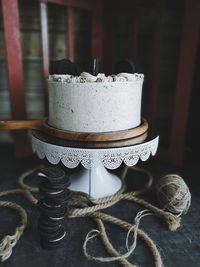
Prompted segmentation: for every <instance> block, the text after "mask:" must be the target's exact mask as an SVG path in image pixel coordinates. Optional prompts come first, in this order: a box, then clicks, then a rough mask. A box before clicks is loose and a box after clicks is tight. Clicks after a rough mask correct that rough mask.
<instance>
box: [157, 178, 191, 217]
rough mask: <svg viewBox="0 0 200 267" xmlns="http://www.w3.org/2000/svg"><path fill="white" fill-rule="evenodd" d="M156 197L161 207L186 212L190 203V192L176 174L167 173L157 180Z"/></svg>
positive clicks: (171, 210)
mask: <svg viewBox="0 0 200 267" xmlns="http://www.w3.org/2000/svg"><path fill="white" fill-rule="evenodd" d="M156 191H157V197H158V201H159V202H160V204H161V206H162V208H163V209H166V210H168V211H170V212H174V213H178V214H179V216H180V215H181V214H186V213H187V211H188V209H189V207H190V204H191V194H190V191H189V188H188V187H187V185H186V183H185V182H184V180H183V179H182V177H180V176H179V175H177V174H168V175H165V176H163V177H161V178H160V179H159V180H158V183H157V186H156Z"/></svg>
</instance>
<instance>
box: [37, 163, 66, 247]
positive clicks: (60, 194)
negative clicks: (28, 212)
mask: <svg viewBox="0 0 200 267" xmlns="http://www.w3.org/2000/svg"><path fill="white" fill-rule="evenodd" d="M38 175H39V176H40V177H41V182H40V184H39V191H40V193H41V194H42V195H43V196H44V198H43V199H41V200H39V201H38V209H39V211H40V213H41V215H40V217H39V221H38V231H39V234H40V239H41V245H42V247H43V248H47V249H50V248H54V247H57V246H59V245H60V244H61V243H62V241H63V239H64V237H65V235H66V232H65V229H64V227H63V219H64V218H65V216H66V215H67V213H68V206H67V202H68V200H69V198H70V196H71V191H70V190H69V189H67V187H68V186H69V185H70V180H69V177H68V176H67V175H66V174H65V172H64V171H63V170H62V169H59V168H55V167H49V168H44V169H42V171H41V172H39V173H38Z"/></svg>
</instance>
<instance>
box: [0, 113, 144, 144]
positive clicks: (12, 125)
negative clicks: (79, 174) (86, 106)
mask: <svg viewBox="0 0 200 267" xmlns="http://www.w3.org/2000/svg"><path fill="white" fill-rule="evenodd" d="M22 129H35V130H40V131H42V132H44V133H47V134H49V135H51V136H54V137H57V138H61V139H65V140H73V141H83V142H105V141H117V140H124V139H129V138H133V137H137V136H139V135H141V134H143V133H145V132H146V131H147V129H148V122H147V121H146V119H144V118H142V123H141V125H140V126H138V127H136V128H132V129H128V130H124V131H114V132H104V133H92V132H89V133H88V132H72V131H67V130H61V129H57V128H55V127H52V126H50V125H49V124H48V118H43V119H40V120H24V121H20V120H19V121H17V120H16V121H0V130H22Z"/></svg>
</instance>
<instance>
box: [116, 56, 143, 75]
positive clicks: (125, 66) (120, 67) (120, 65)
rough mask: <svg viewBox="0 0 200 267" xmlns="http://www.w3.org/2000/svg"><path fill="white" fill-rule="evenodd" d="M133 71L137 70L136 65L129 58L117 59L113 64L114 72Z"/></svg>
mask: <svg viewBox="0 0 200 267" xmlns="http://www.w3.org/2000/svg"><path fill="white" fill-rule="evenodd" d="M121 72H126V73H135V72H138V70H137V65H136V64H135V63H134V62H133V61H132V60H130V59H122V60H119V61H118V62H117V63H116V65H115V73H116V74H118V73H121Z"/></svg>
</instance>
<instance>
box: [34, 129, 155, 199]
mask: <svg viewBox="0 0 200 267" xmlns="http://www.w3.org/2000/svg"><path fill="white" fill-rule="evenodd" d="M158 141H159V137H158V136H156V137H155V136H154V137H151V138H149V137H148V134H147V132H146V133H144V134H143V135H141V136H139V137H136V138H132V139H128V140H123V141H121V142H120V141H118V142H97V143H96V142H93V143H89V142H74V141H67V140H62V139H58V138H54V137H51V136H49V135H47V134H44V133H42V132H40V131H37V130H33V131H32V148H33V151H34V152H36V154H37V155H38V157H39V158H40V159H44V158H46V159H47V160H48V161H49V162H50V163H51V164H58V163H59V162H62V163H63V165H64V166H66V167H67V168H70V169H72V168H75V167H77V166H78V165H79V164H81V165H82V169H81V170H80V171H78V172H77V173H74V174H72V175H71V186H70V187H69V188H70V189H71V190H75V191H82V192H85V193H87V194H89V195H91V196H92V197H94V198H102V197H105V196H109V195H113V194H115V193H116V192H117V191H118V190H119V189H120V188H121V180H120V178H119V177H118V176H117V175H115V174H113V173H110V172H109V171H108V170H107V169H110V170H113V169H116V168H118V167H119V166H120V165H121V164H122V162H124V163H125V164H126V165H127V166H134V165H135V164H136V163H137V162H138V161H139V159H141V160H142V161H146V160H147V159H148V158H149V157H150V155H155V153H156V151H157V147H158Z"/></svg>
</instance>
